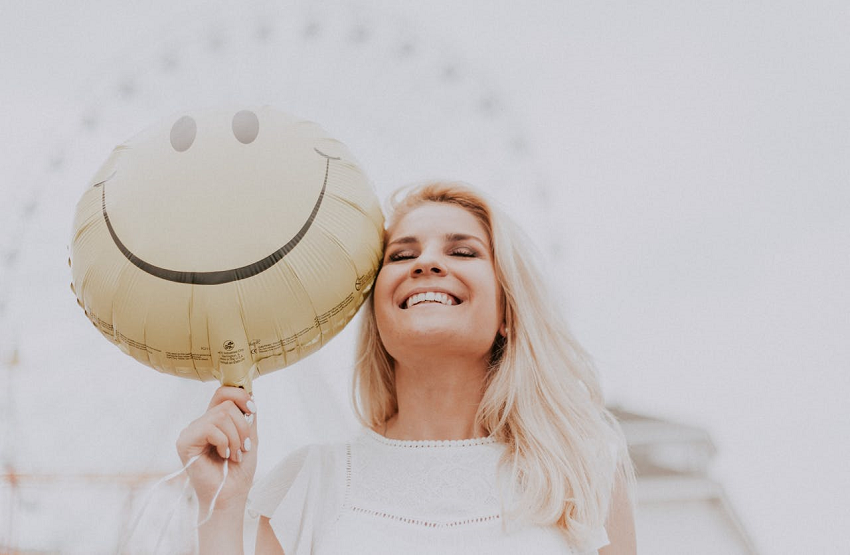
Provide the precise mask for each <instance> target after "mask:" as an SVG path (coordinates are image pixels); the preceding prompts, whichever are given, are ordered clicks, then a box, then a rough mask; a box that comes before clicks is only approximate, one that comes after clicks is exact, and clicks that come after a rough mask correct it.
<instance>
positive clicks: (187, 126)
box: [171, 116, 198, 152]
mask: <svg viewBox="0 0 850 555" xmlns="http://www.w3.org/2000/svg"><path fill="white" fill-rule="evenodd" d="M197 133H198V124H196V123H195V120H194V119H192V117H191V116H183V117H182V118H180V119H178V120H177V121H175V122H174V125H173V126H172V127H171V146H173V147H174V150H176V151H177V152H185V151H187V150H189V147H190V146H192V143H194V142H195V135H196V134H197Z"/></svg>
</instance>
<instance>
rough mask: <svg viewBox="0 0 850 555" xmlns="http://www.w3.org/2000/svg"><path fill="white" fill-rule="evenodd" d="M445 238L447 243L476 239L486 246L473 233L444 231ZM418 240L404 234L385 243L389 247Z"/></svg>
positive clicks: (483, 245)
mask: <svg viewBox="0 0 850 555" xmlns="http://www.w3.org/2000/svg"><path fill="white" fill-rule="evenodd" d="M445 238H446V242H447V243H459V242H461V241H477V242H478V243H480V244H481V246H482V247H485V248H486V247H487V243H485V242H484V241H482V240H481V239H479V238H478V237H476V236H475V235H467V234H466V233H446V236H445ZM418 242H419V239H417V238H416V237H414V236H413V235H405V236H404V237H399V238H398V239H393V240H392V241H390V242H389V243H387V246H388V247H389V246H391V245H410V244H413V243H418Z"/></svg>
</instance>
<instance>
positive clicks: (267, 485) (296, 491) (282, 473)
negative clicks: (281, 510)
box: [248, 442, 348, 517]
mask: <svg viewBox="0 0 850 555" xmlns="http://www.w3.org/2000/svg"><path fill="white" fill-rule="evenodd" d="M347 445H348V443H346V442H337V443H314V444H309V445H304V446H302V447H299V448H297V449H295V450H294V451H292V452H290V453H289V454H288V455H286V456H285V457H284V458H283V459H281V460H280V461H279V462H278V463H277V464H275V465H274V466H273V467H272V468H271V470H269V471H268V472H266V473H265V474H264V475H263V477H262V478H260V479H259V480H257V481H256V482H254V485H253V486H252V487H251V491H250V493H249V495H248V509H249V511H250V513H251V514H252V516H256V515H264V516H268V517H271V516H272V515H273V514H274V513H275V512H276V511H277V509H278V507H279V506H280V505H281V503H283V502H284V501H285V500H288V502H290V503H292V502H295V503H299V504H300V503H301V502H304V500H306V498H308V497H315V496H321V495H325V496H327V495H328V494H330V493H332V491H333V490H335V489H340V488H342V487H344V483H345V474H344V473H345V453H346V449H347Z"/></svg>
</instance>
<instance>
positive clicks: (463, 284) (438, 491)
mask: <svg viewBox="0 0 850 555" xmlns="http://www.w3.org/2000/svg"><path fill="white" fill-rule="evenodd" d="M393 204H394V211H393V215H392V217H391V218H390V220H389V223H388V228H387V233H386V237H385V253H384V261H383V266H382V268H381V270H380V272H379V274H378V277H377V280H376V282H375V286H374V291H373V294H372V296H371V297H370V299H369V300H368V301H367V303H366V304H365V305H364V314H363V315H362V327H361V333H360V337H359V341H358V349H357V350H358V360H357V364H356V368H355V377H354V381H355V388H354V391H355V407H356V410H357V413H358V417H359V418H360V420H361V422H362V423H363V424H364V430H363V433H362V434H361V435H360V437H358V438H357V439H356V440H355V441H352V442H351V443H348V444H345V445H328V446H311V447H307V448H305V449H302V450H299V451H297V452H295V453H294V454H292V455H291V456H290V457H288V458H287V459H286V460H284V461H283V462H282V463H281V464H280V465H278V466H277V467H276V468H275V469H274V470H273V471H272V472H271V473H270V475H269V476H268V477H267V478H265V479H264V480H263V481H261V482H259V483H258V484H257V485H256V486H255V487H254V489H253V490H251V495H250V497H251V500H250V501H248V497H249V495H248V494H249V488H250V487H251V484H252V480H253V474H254V469H255V468H256V445H257V435H256V426H257V422H256V419H255V418H254V415H255V413H256V407H255V406H254V405H253V402H252V400H251V399H250V398H249V397H248V395H247V394H246V393H245V392H244V391H242V390H240V389H236V388H226V387H223V388H220V389H219V390H218V391H217V392H216V394H215V395H214V396H213V399H212V402H211V403H210V408H209V410H208V411H207V413H206V414H205V415H204V416H202V417H201V418H199V419H198V420H196V421H195V422H193V423H192V424H190V425H189V426H188V427H187V428H186V429H185V430H184V431H183V433H182V434H181V436H180V438H179V440H178V443H177V446H178V451H179V453H180V455H181V458H182V459H183V460H184V462H185V461H187V460H188V459H189V458H191V457H192V456H194V455H198V454H200V455H202V457H201V458H200V459H199V460H198V461H197V463H195V464H194V465H193V466H191V467H190V468H189V472H190V477H191V480H192V484H193V487H194V488H195V491H196V492H197V495H198V500H199V503H200V514H201V516H202V518H203V516H204V515H206V514H207V510H208V508H209V506H210V503H211V500H212V498H213V496H214V495H215V492H216V490H217V488H218V487H219V484H220V482H221V476H222V469H221V466H222V463H221V458H222V457H225V458H228V457H229V458H230V459H231V472H230V475H229V476H228V478H227V481H226V483H225V485H224V487H223V489H222V491H221V492H220V494H219V497H218V498H217V501H216V503H215V510H214V511H213V513H212V516H211V518H210V521H208V522H206V523H205V524H204V525H202V526H201V527H200V528H199V541H200V546H201V552H202V553H240V552H241V550H242V522H243V515H244V512H245V508H246V504H247V505H248V508H249V510H250V511H252V512H254V513H256V514H259V516H260V523H259V528H258V532H257V544H256V545H257V548H256V552H257V553H258V554H259V553H275V554H280V553H283V552H284V548H283V546H286V549H285V552H286V553H287V555H294V554H297V553H321V554H324V553H527V554H536V553H541V554H542V553H564V554H568V553H571V554H583V553H597V550H599V551H598V553H600V554H601V555H626V554H629V555H631V554H634V553H635V552H636V547H635V536H634V521H633V515H632V502H631V496H630V492H631V490H632V484H633V482H634V475H633V471H632V467H631V462H630V461H629V458H628V455H627V452H626V445H625V441H624V439H623V436H622V433H621V431H620V429H619V426H618V425H617V423H616V422H615V420H614V419H613V417H612V416H611V414H610V413H609V412H608V411H607V410H606V409H605V407H604V405H603V402H602V398H601V393H600V390H599V384H598V381H597V378H596V375H595V373H594V370H593V369H592V367H591V366H590V364H589V363H588V361H587V359H586V357H585V356H584V354H583V353H582V351H581V350H580V348H579V347H578V346H577V345H576V344H575V343H574V341H573V340H572V339H571V338H570V336H569V334H568V333H567V331H566V327H565V326H564V325H563V324H562V323H561V321H560V319H559V317H558V315H557V312H556V310H555V309H554V307H553V306H552V303H551V299H550V298H549V297H548V296H547V295H546V292H545V291H544V289H543V288H542V287H541V280H540V278H539V274H538V272H537V271H536V269H535V268H534V266H533V264H532V263H531V257H530V256H529V250H530V248H529V244H528V241H527V240H526V239H524V238H523V237H522V235H521V234H520V233H519V231H518V230H517V229H516V228H515V227H513V225H512V223H511V222H510V221H509V220H508V219H507V217H505V216H504V215H502V214H500V213H499V212H498V211H497V210H496V209H495V208H494V207H493V206H491V205H490V204H489V203H488V202H487V201H486V200H485V199H484V198H483V197H482V196H481V195H480V194H479V193H477V192H475V191H473V190H472V189H470V188H468V187H465V186H462V185H457V184H451V183H449V184H445V183H432V184H428V185H424V186H421V187H419V188H416V189H414V190H412V191H410V192H409V193H408V194H407V195H406V196H405V197H404V198H403V199H402V200H401V201H400V202H394V203H393Z"/></svg>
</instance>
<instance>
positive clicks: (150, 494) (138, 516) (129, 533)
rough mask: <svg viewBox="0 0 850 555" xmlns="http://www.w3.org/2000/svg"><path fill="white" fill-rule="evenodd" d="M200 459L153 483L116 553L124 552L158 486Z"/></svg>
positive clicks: (191, 461)
mask: <svg viewBox="0 0 850 555" xmlns="http://www.w3.org/2000/svg"><path fill="white" fill-rule="evenodd" d="M200 457H201V456H200V455H195V456H194V457H192V458H191V459H189V462H187V463H186V465H185V466H184V467H183V468H181V469H180V470H178V471H177V472H172V473H171V474H169V475H168V476H163V477H162V478H160V479H159V481H158V482H157V483H155V484H154V485H153V486H151V487H150V489H148V493H147V496H146V497H145V502H144V503H142V508H141V509H139V512H137V513H136V516H135V518H133V524H132V525H130V528H129V530H128V531H127V535H126V536H124V539H123V540H121V545H120V546H119V547H118V553H122V552H123V551H124V548H125V547H127V542H129V541H130V538H132V537H133V534H134V533H135V532H136V527H137V526H138V525H139V521H140V520H142V516H143V515H144V514H145V510H146V509H147V508H148V503H150V501H151V499H152V498H153V492H154V490H156V489H157V488H158V487H159V486H161V485H162V484H164V483H165V482H167V481H168V480H171V479H172V478H174V477H176V476H179V475H180V474H181V473H182V472H183V471H185V470H186V469H187V468H189V467H190V466H192V465H193V464H194V463H195V461H197V460H198V459H199V458H200ZM226 462H227V461H225V464H226ZM222 485H223V484H222ZM180 497H181V498H182V497H183V492H182V491H181V492H180Z"/></svg>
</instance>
